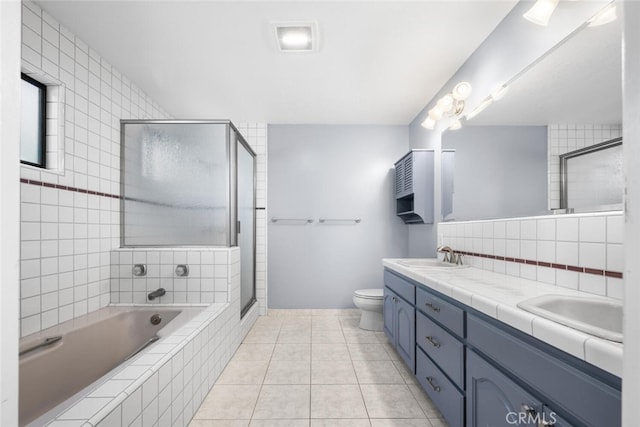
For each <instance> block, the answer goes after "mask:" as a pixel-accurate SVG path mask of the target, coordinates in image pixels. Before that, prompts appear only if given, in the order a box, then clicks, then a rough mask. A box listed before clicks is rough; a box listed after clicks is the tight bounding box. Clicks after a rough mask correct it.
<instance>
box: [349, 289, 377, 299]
mask: <svg viewBox="0 0 640 427" xmlns="http://www.w3.org/2000/svg"><path fill="white" fill-rule="evenodd" d="M353 295H354V296H356V297H358V298H362V299H372V300H381V299H383V298H384V294H383V291H382V289H381V288H378V289H358V290H357V291H355V292H354V293H353Z"/></svg>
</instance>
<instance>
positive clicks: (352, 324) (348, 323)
mask: <svg viewBox="0 0 640 427" xmlns="http://www.w3.org/2000/svg"><path fill="white" fill-rule="evenodd" d="M340 324H341V325H342V329H344V330H348V329H351V330H354V331H355V330H361V329H360V318H359V317H355V316H354V317H343V318H341V319H340Z"/></svg>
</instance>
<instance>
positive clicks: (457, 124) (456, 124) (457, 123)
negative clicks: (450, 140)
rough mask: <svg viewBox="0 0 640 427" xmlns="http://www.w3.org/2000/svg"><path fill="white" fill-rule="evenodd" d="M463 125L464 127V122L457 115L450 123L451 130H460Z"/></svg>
mask: <svg viewBox="0 0 640 427" xmlns="http://www.w3.org/2000/svg"><path fill="white" fill-rule="evenodd" d="M461 127H462V123H461V122H460V119H459V118H457V117H456V118H455V119H453V121H452V122H451V124H450V125H449V130H458V129H460V128H461Z"/></svg>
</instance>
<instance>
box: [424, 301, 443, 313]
mask: <svg viewBox="0 0 640 427" xmlns="http://www.w3.org/2000/svg"><path fill="white" fill-rule="evenodd" d="M424 305H426V306H427V307H429V308H430V309H431V310H433V311H435V312H436V313H440V307H436V306H435V305H433V304H432V303H430V302H427V303H425V304H424Z"/></svg>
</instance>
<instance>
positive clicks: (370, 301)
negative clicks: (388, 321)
mask: <svg viewBox="0 0 640 427" xmlns="http://www.w3.org/2000/svg"><path fill="white" fill-rule="evenodd" d="M383 300H384V295H383V293H382V288H380V289H358V290H357V291H355V292H354V293H353V303H354V304H355V305H356V307H358V308H359V309H360V310H361V311H362V315H361V316H360V328H361V329H366V330H368V331H382V328H383V325H384V320H383V319H382V303H383Z"/></svg>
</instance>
